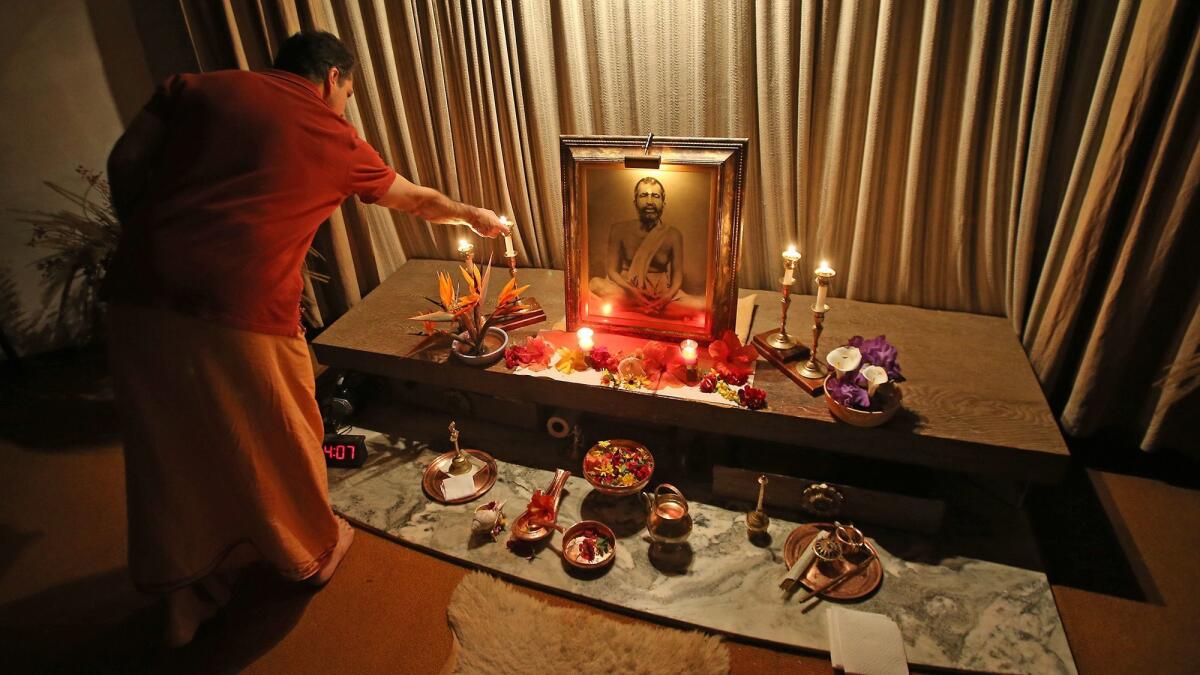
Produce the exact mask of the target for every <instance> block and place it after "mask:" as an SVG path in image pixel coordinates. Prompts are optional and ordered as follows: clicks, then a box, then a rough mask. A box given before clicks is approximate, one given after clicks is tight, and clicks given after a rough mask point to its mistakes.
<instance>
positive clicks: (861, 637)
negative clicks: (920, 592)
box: [825, 607, 908, 675]
mask: <svg viewBox="0 0 1200 675" xmlns="http://www.w3.org/2000/svg"><path fill="white" fill-rule="evenodd" d="M825 616H826V618H827V619H828V622H829V660H830V661H832V662H833V667H834V668H840V669H841V670H842V671H844V672H845V673H846V675H908V659H907V658H906V657H905V655H904V638H903V637H901V636H900V627H899V626H897V625H896V622H895V621H892V620H891V619H889V618H888V617H886V616H884V615H882V614H872V613H870V612H859V611H856V610H853V609H846V608H844V607H830V608H829V609H827V610H826V611H825Z"/></svg>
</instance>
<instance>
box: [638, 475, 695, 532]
mask: <svg viewBox="0 0 1200 675" xmlns="http://www.w3.org/2000/svg"><path fill="white" fill-rule="evenodd" d="M664 491H665V492H664ZM642 498H643V499H645V500H646V511H647V513H646V532H647V533H648V534H649V535H650V539H651V540H652V541H654V543H656V544H682V543H683V542H685V541H687V538H688V535H690V534H691V533H692V516H691V514H690V513H688V503H687V499H685V498H684V496H683V493H682V492H680V491H679V488H677V487H675V486H674V485H671V484H670V483H663V484H661V485H659V486H658V487H657V488H655V489H654V493H653V494H649V493H646V492H643V493H642Z"/></svg>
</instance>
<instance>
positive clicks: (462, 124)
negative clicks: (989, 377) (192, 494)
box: [181, 0, 1200, 447]
mask: <svg viewBox="0 0 1200 675" xmlns="http://www.w3.org/2000/svg"><path fill="white" fill-rule="evenodd" d="M181 7H182V9H183V14H184V16H185V17H186V18H187V21H188V26H189V30H190V33H191V37H192V42H193V46H194V48H195V50H196V57H197V61H198V63H200V65H201V67H202V68H204V69H210V68H220V67H243V68H245V67H250V68H261V67H265V66H267V65H268V64H269V61H270V54H272V53H273V52H274V50H275V48H276V46H277V45H278V43H279V41H280V40H281V39H282V38H283V37H285V36H286V35H288V34H290V33H291V32H293V31H295V30H297V29H299V28H319V29H323V30H328V31H330V32H333V33H335V34H337V35H339V36H340V37H342V39H343V40H345V41H346V42H347V43H349V44H350V45H352V46H353V47H354V49H355V50H356V52H357V54H358V56H359V58H360V60H361V62H362V66H361V70H360V73H359V75H358V80H357V86H356V91H357V95H356V96H355V98H354V99H353V100H352V105H351V108H350V110H349V112H348V117H349V118H350V119H351V120H352V121H353V122H354V123H355V124H357V125H359V127H360V129H361V131H362V133H363V135H364V137H365V138H367V139H368V140H369V141H370V142H371V143H372V144H374V145H375V146H376V147H377V148H378V149H379V150H380V152H381V153H382V154H383V155H384V157H385V159H387V160H388V161H390V162H391V163H392V164H393V165H394V166H395V167H396V168H397V170H399V171H401V172H402V173H404V174H405V175H406V176H408V177H409V178H411V179H412V180H414V181H416V182H418V183H421V184H424V185H429V186H431V187H435V188H437V189H439V190H442V191H443V192H445V193H446V194H448V195H450V196H452V197H454V198H456V199H461V200H465V201H468V202H472V203H477V204H481V205H485V206H489V207H491V208H494V209H496V210H497V211H500V212H505V213H509V214H512V215H513V216H515V219H516V222H517V223H518V234H517V247H518V251H519V254H520V261H521V263H522V264H527V265H537V266H547V267H561V266H562V264H563V260H564V252H563V250H562V246H563V243H562V242H563V237H562V231H561V215H560V214H561V212H562V207H561V203H562V202H561V199H562V195H561V186H560V175H559V166H558V136H559V135H560V134H620V135H630V134H633V135H640V134H645V133H649V132H653V133H655V134H657V135H672V136H739V137H743V136H744V137H747V138H749V139H750V141H751V157H750V167H751V170H750V171H749V175H748V182H747V185H746V195H747V202H746V209H745V211H744V223H743V238H744V239H743V246H742V251H743V254H742V259H741V261H740V282H741V284H742V285H743V286H748V287H759V288H768V287H771V286H772V285H773V284H774V283H775V282H774V279H775V278H776V277H777V276H778V275H779V273H780V270H779V254H780V252H781V251H782V250H783V249H784V248H785V247H786V245H787V244H788V243H796V244H797V245H798V246H799V247H800V249H801V251H802V252H803V253H804V255H805V261H806V262H805V263H803V264H806V265H808V264H811V265H813V266H815V265H816V263H817V261H819V260H820V259H827V260H829V261H830V263H831V264H832V265H833V266H834V267H835V268H837V269H838V270H839V277H838V284H836V286H835V289H834V295H842V296H845V297H850V298H856V299H862V300H870V301H878V302H890V303H903V304H911V305H917V306H923V307H933V308H941V309H951V310H963V311H972V312H981V313H988V314H1001V315H1007V316H1008V317H1010V318H1011V320H1012V323H1013V327H1014V330H1015V331H1016V332H1017V333H1018V335H1019V336H1020V337H1021V339H1022V340H1023V342H1024V344H1025V347H1026V349H1027V350H1028V351H1029V354H1030V358H1031V361H1032V362H1033V364H1034V367H1035V370H1036V371H1037V373H1038V375H1039V377H1040V378H1041V380H1042V382H1043V384H1044V386H1045V387H1046V390H1047V392H1048V394H1049V395H1050V396H1051V400H1052V402H1053V403H1055V404H1056V405H1059V406H1061V407H1062V409H1063V416H1062V421H1063V424H1064V427H1065V428H1066V430H1067V431H1069V432H1071V433H1076V434H1083V433H1089V432H1091V431H1094V430H1095V429H1096V428H1097V427H1098V425H1100V424H1101V423H1102V422H1103V423H1110V422H1112V421H1114V413H1116V412H1117V411H1118V410H1119V411H1120V413H1119V415H1120V420H1121V425H1122V426H1123V427H1125V428H1128V429H1133V430H1136V432H1137V434H1138V441H1139V442H1141V443H1142V444H1143V446H1144V447H1155V446H1159V445H1176V444H1178V443H1179V440H1178V437H1177V436H1176V435H1175V434H1177V432H1176V431H1172V429H1174V428H1175V427H1174V426H1173V424H1174V423H1173V422H1172V421H1171V420H1172V419H1175V418H1173V417H1172V416H1173V415H1175V416H1177V415H1180V414H1181V413H1180V411H1181V410H1184V409H1186V408H1187V406H1189V405H1191V406H1194V405H1195V399H1196V393H1195V389H1196V372H1195V371H1196V369H1197V366H1196V359H1197V356H1196V353H1197V347H1198V340H1200V337H1198V334H1200V325H1198V324H1200V320H1197V319H1196V315H1197V299H1198V296H1200V290H1198V289H1197V286H1198V284H1197V279H1196V277H1197V275H1195V274H1194V273H1192V274H1191V275H1186V274H1185V275H1183V277H1181V278H1176V277H1177V276H1179V272H1175V273H1174V276H1173V273H1172V270H1176V269H1177V268H1178V267H1179V265H1180V264H1181V261H1183V260H1185V256H1187V255H1188V252H1189V251H1190V252H1192V253H1195V252H1196V251H1195V240H1196V236H1195V229H1196V225H1195V220H1196V218H1195V216H1196V212H1195V204H1196V196H1195V186H1196V175H1197V168H1196V166H1195V161H1196V152H1195V142H1196V138H1195V133H1196V124H1195V119H1196V110H1195V106H1196V102H1195V96H1196V88H1197V82H1198V80H1197V77H1196V73H1195V64H1194V57H1195V53H1194V52H1195V49H1196V46H1197V44H1198V42H1197V33H1196V26H1197V19H1196V11H1195V8H1194V7H1193V6H1192V4H1191V3H1189V2H1186V1H1185V0H1180V1H1177V2H1175V1H1172V0H1147V1H1146V2H1142V3H1138V2H1134V1H1132V0H1127V1H1119V0H1118V1H1114V2H1104V3H1092V2H1077V1H1074V0H1063V1H1050V0H1031V1H1028V2H990V1H987V0H980V1H979V2H956V1H954V0H941V1H939V0H927V1H925V2H917V1H915V0H895V1H890V2H889V1H881V2H836V1H828V2H802V1H797V2H787V1H783V0H780V1H777V2H743V1H738V0H725V1H721V0H712V1H709V2H695V1H693V0H674V1H667V2H637V1H634V0H595V1H586V0H561V1H555V0H529V1H524V2H483V1H481V0H476V1H471V2H468V1H465V0H464V1H462V2H450V1H441V0H408V1H403V2H402V1H395V2H392V1H384V0H373V1H369V0H360V1H359V2H333V1H332V0H290V1H289V0H277V1H268V0H225V2H224V3H223V4H220V5H214V4H212V3H209V2H201V1H199V0H181ZM1189 218H1190V221H1189ZM1189 222H1191V225H1192V226H1191V227H1190V228H1189V227H1187V226H1186V224H1187V223H1189ZM456 237H457V233H455V232H453V231H452V230H451V228H445V227H440V226H430V225H428V224H425V223H422V222H418V221H416V220H414V219H412V218H409V217H407V216H403V215H399V214H394V213H391V212H388V211H385V210H383V209H379V208H374V207H364V206H362V205H360V204H358V203H357V202H353V201H352V202H351V203H348V204H347V205H345V206H344V207H343V208H342V209H341V211H340V213H338V214H335V217H334V218H332V219H331V221H330V223H329V228H328V230H327V231H326V232H323V233H322V237H321V238H320V239H319V241H318V247H319V248H321V249H322V250H323V252H325V254H326V257H327V258H328V261H327V262H328V268H329V271H330V273H331V275H332V276H333V277H334V279H333V282H331V283H330V284H328V285H325V286H322V285H317V286H315V287H314V289H313V293H314V294H319V293H322V292H323V293H324V297H323V298H319V300H321V302H320V303H319V304H320V305H321V306H322V307H324V308H325V309H326V310H327V312H333V313H334V314H336V313H338V312H340V311H343V310H344V309H345V308H346V307H348V306H350V305H352V304H353V303H354V302H356V301H357V300H358V299H359V298H360V297H361V294H362V293H365V292H366V291H367V290H369V289H370V288H373V287H374V286H375V285H377V284H378V283H379V282H380V281H381V280H382V279H383V278H385V277H386V276H387V275H388V274H389V273H390V272H391V271H393V270H394V269H395V268H396V267H397V266H398V265H400V264H401V263H402V262H403V261H404V260H405V257H406V256H408V257H437V258H451V257H453V256H454V253H453V242H454V240H455V239H456ZM315 266H319V265H315ZM1183 269H1184V271H1186V264H1184V268H1183ZM1171 298H1176V299H1177V298H1183V299H1182V300H1179V301H1178V302H1174V301H1169V299H1171ZM1161 310H1168V311H1169V312H1170V315H1169V316H1165V315H1164V311H1161ZM880 330H881V331H886V327H882V326H881V327H880ZM1147 349H1148V350H1149V351H1148V352H1147V353H1144V354H1139V355H1138V356H1136V357H1135V356H1134V353H1135V352H1139V351H1141V350H1147Z"/></svg>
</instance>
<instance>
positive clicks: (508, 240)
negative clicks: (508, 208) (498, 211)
mask: <svg viewBox="0 0 1200 675" xmlns="http://www.w3.org/2000/svg"><path fill="white" fill-rule="evenodd" d="M500 223H501V224H503V225H504V226H505V227H509V228H510V229H509V231H508V233H506V234H505V235H504V256H505V257H506V258H515V257H517V252H516V250H514V249H513V245H512V234H511V232H512V229H511V227H510V223H509V220H508V217H507V216H500Z"/></svg>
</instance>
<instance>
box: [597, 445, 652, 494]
mask: <svg viewBox="0 0 1200 675" xmlns="http://www.w3.org/2000/svg"><path fill="white" fill-rule="evenodd" d="M652 475H654V455H651V454H650V450H648V449H647V448H646V446H644V445H642V444H641V443H638V442H637V441H630V440H627V439H624V438H614V439H611V440H607V441H600V442H599V443H597V444H595V445H593V446H592V448H591V450H588V451H587V453H586V454H585V455H584V456H583V477H584V478H585V479H586V480H587V482H588V483H589V484H590V485H591V486H592V487H593V488H595V489H596V490H597V491H599V492H602V493H604V494H606V495H616V496H627V495H634V494H637V493H639V492H641V491H642V489H643V488H645V487H646V485H647V484H648V483H649V482H650V476H652Z"/></svg>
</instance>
